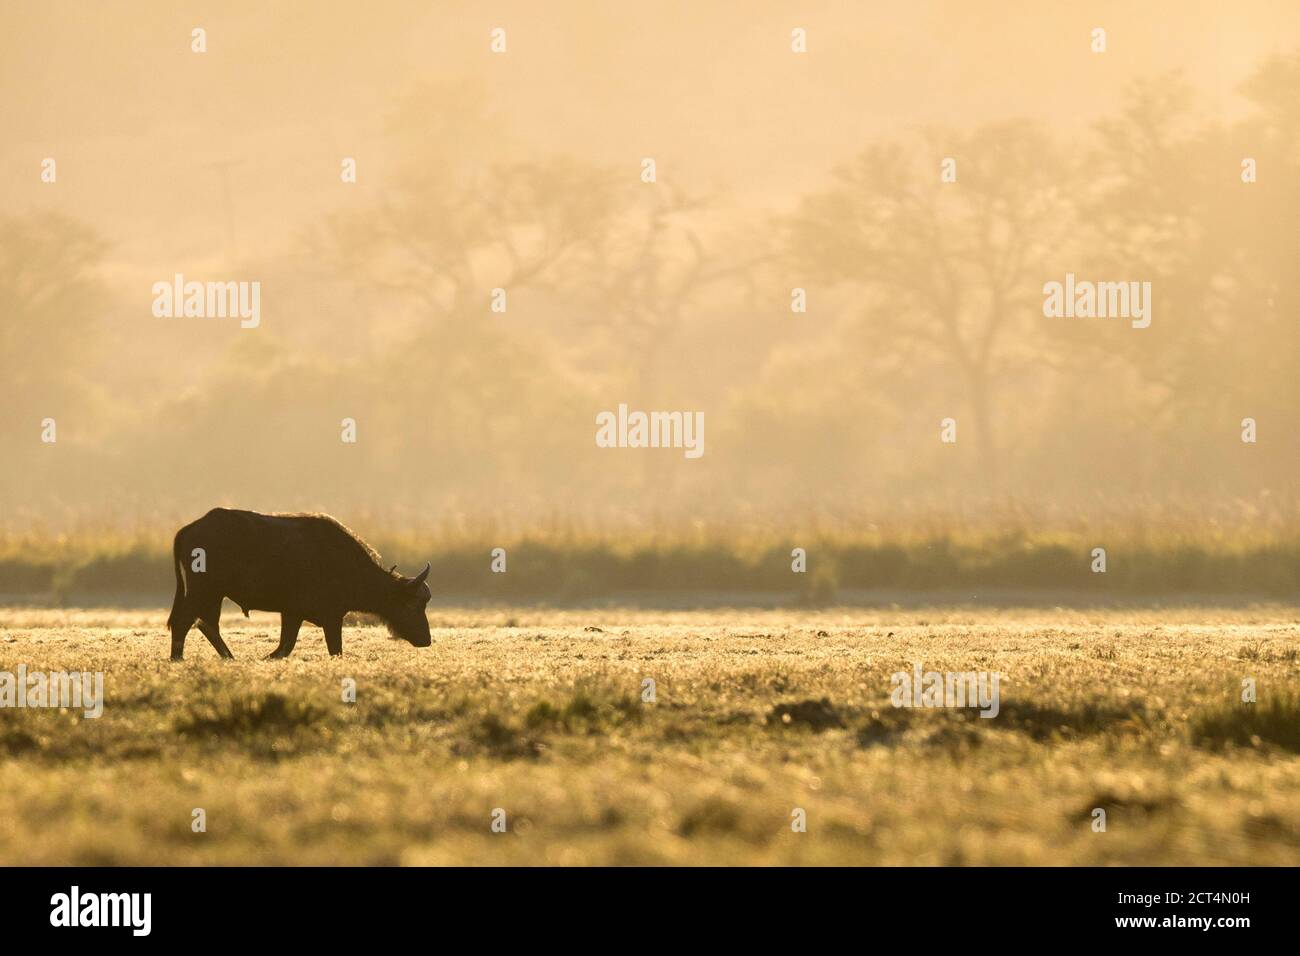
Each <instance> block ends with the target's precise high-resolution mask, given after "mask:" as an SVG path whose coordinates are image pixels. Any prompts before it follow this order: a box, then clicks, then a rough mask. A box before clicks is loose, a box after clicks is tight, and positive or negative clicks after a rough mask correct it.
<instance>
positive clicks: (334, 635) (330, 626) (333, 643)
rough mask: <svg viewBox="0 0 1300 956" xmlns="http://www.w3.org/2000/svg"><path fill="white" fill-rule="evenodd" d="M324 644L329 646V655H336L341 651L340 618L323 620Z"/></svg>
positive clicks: (341, 624)
mask: <svg viewBox="0 0 1300 956" xmlns="http://www.w3.org/2000/svg"><path fill="white" fill-rule="evenodd" d="M325 646H326V647H327V648H329V652H330V657H338V656H339V655H340V654H342V653H343V619H342V618H336V619H335V620H332V621H326V622H325Z"/></svg>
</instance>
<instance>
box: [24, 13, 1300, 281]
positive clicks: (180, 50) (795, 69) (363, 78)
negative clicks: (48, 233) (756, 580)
mask: <svg viewBox="0 0 1300 956" xmlns="http://www.w3.org/2000/svg"><path fill="white" fill-rule="evenodd" d="M146 11H147V12H146ZM196 26H201V27H203V28H205V29H206V30H207V33H208V52H207V53H205V54H202V55H198V54H194V53H192V52H191V51H190V31H191V29H193V28H194V27H196ZM494 26H503V27H505V28H506V30H507V39H508V53H507V54H506V55H504V56H499V55H493V54H492V53H490V52H489V48H488V43H489V31H490V30H491V28H492V27H494ZM796 26H801V27H804V28H805V29H807V31H808V44H809V52H808V54H807V55H804V56H795V55H793V54H791V53H790V50H789V45H790V31H791V29H793V28H794V27H796ZM1094 26H1103V27H1105V28H1106V30H1107V32H1108V41H1109V43H1108V45H1109V50H1108V52H1107V53H1106V54H1104V55H1101V56H1098V55H1094V54H1092V53H1091V52H1090V50H1089V46H1088V43H1089V32H1090V30H1091V29H1092V28H1093V27H1094ZM1297 43H1300V3H1295V2H1293V0H1277V2H1268V0H1247V2H1234V3H1223V2H1213V0H1207V2H1194V0H1169V2H1144V3H1141V4H1137V3H1132V2H1114V3H1104V2H1089V3H1086V4H1085V3H1058V2H1042V0H1004V2H998V3H993V2H989V3H971V2H966V0H928V2H919V0H918V2H910V3H906V4H894V3H891V4H868V3H851V2H841V3H834V2H808V3H800V4H782V3H764V2H749V0H747V2H744V3H736V2H731V3H707V2H703V3H702V2H668V3H646V4H634V3H630V2H619V3H599V4H598V3H591V2H576V3H575V2H547V3H534V2H528V3H439V2H419V3H404V2H403V3H399V2H384V0H379V2H368V3H356V4H353V3H342V2H322V3H263V2H257V3H222V4H212V3H165V4H164V3H154V4H150V3H140V2H130V3H113V2H105V3H99V2H96V3H93V4H90V3H84V2H54V3H50V2H45V0H42V2H34V0H33V2H26V0H7V2H6V3H5V4H4V5H3V8H0V51H2V54H3V55H0V111H2V112H3V115H4V120H3V122H4V130H5V135H4V137H3V139H0V167H2V168H3V169H4V171H5V175H4V176H3V177H2V178H0V202H3V206H4V208H5V209H6V210H14V209H19V210H21V209H24V208H26V209H37V210H40V209H50V210H53V209H59V210H63V211H66V212H69V213H71V214H73V215H75V216H77V217H79V218H82V219H84V220H85V221H87V222H89V223H91V224H92V225H94V226H96V227H97V228H99V229H100V230H101V232H103V233H104V234H105V235H106V236H107V237H109V238H110V240H112V241H113V243H114V250H113V252H112V253H111V255H110V258H109V269H110V275H113V274H117V275H119V277H120V278H122V279H127V278H129V279H130V281H132V282H136V281H138V280H139V279H140V278H142V277H150V276H158V275H168V274H170V273H171V271H172V270H173V268H178V269H187V268H188V269H191V270H200V269H202V268H204V267H205V266H208V265H210V264H214V263H221V262H224V261H225V259H226V256H227V252H228V246H229V241H228V240H229V234H230V232H231V231H232V227H233V234H234V239H235V246H236V252H237V253H238V254H239V255H240V256H241V257H243V258H245V259H248V258H253V257H257V256H260V255H267V254H273V253H274V252H275V251H276V250H278V249H281V248H283V247H285V246H286V244H287V243H288V241H289V240H290V239H291V238H292V237H293V236H294V235H295V234H296V233H298V231H299V230H301V229H303V228H307V227H311V226H313V225H315V224H316V223H318V222H319V221H320V219H321V217H322V216H323V215H325V214H327V213H329V212H331V211H334V210H337V209H339V208H341V207H342V205H343V204H346V203H349V202H354V201H364V200H365V199H366V198H373V197H374V196H375V195H376V192H375V191H377V190H380V189H382V186H383V184H384V182H385V178H386V177H387V176H391V175H393V174H394V172H395V170H396V169H397V168H398V167H399V166H400V162H401V156H400V155H396V154H395V150H394V148H393V146H392V144H391V142H389V141H386V140H385V139H384V138H383V130H384V121H385V116H386V115H387V114H388V113H389V111H390V110H391V108H392V105H393V103H394V101H395V98H397V97H399V96H401V95H402V94H404V93H407V92H409V91H410V90H411V89H413V88H414V87H416V86H417V85H418V84H420V83H424V82H433V83H447V82H455V83H465V84H466V85H465V86H464V89H466V90H468V91H471V94H470V95H473V96H476V97H481V98H482V99H483V100H484V101H485V102H486V103H487V104H489V105H490V108H491V109H492V110H494V111H495V112H496V113H497V115H499V117H500V124H501V134H502V137H503V140H504V139H506V138H508V139H509V141H510V143H511V144H513V145H511V146H510V147H509V149H511V150H514V151H517V152H518V153H520V154H526V155H546V154H550V153H555V152H564V153H568V154H571V155H574V156H576V157H578V158H581V159H591V160H598V161H603V162H607V163H609V164H611V165H618V164H622V165H625V166H626V167H627V168H628V170H629V175H635V174H636V171H637V163H638V162H639V160H640V158H641V157H642V156H654V157H656V159H657V160H658V162H659V167H660V178H661V181H663V180H676V181H679V182H684V183H686V184H687V185H689V186H690V187H692V188H699V189H715V190H716V189H722V190H725V191H726V192H727V193H729V194H730V195H732V196H733V197H734V198H736V199H737V200H738V201H740V202H743V203H745V204H757V205H762V206H771V207H779V206H784V205H786V204H787V203H789V202H790V201H791V200H793V199H794V198H795V197H797V196H798V195H800V194H801V193H803V192H805V191H807V190H808V189H809V188H811V187H813V186H815V185H816V184H817V183H818V182H820V181H821V180H822V179H823V178H824V177H825V175H826V173H827V171H828V170H829V169H830V168H831V167H833V166H834V165H836V164H837V163H839V162H841V161H843V160H845V159H846V158H848V156H849V155H851V153H852V152H853V151H855V150H856V149H857V148H859V147H860V145H861V144H863V143H865V142H867V141H868V140H870V139H871V138H873V137H875V136H878V135H889V134H896V133H898V132H899V131H900V130H902V129H905V128H908V127H911V126H924V125H929V124H954V125H959V126H960V125H967V124H972V123H975V122H980V121H983V120H987V119H990V118H997V117H1006V116H1032V117H1036V118H1039V119H1042V120H1044V121H1046V122H1048V123H1050V124H1053V125H1058V126H1062V127H1072V126H1077V127H1080V128H1082V127H1084V126H1085V125H1086V124H1087V123H1088V122H1089V121H1091V120H1092V119H1094V118H1096V117H1097V116H1099V115H1102V114H1104V113H1108V112H1113V111H1114V110H1115V109H1116V108H1117V107H1118V106H1119V105H1120V103H1121V102H1122V97H1123V90H1124V88H1125V86H1126V84H1127V83H1129V82H1130V81H1131V80H1132V79H1134V78H1135V77H1138V76H1142V75H1147V74H1153V73H1161V72H1164V71H1168V70H1172V69H1179V68H1183V69H1185V70H1186V71H1187V73H1188V75H1189V78H1191V79H1192V80H1193V81H1194V82H1195V83H1196V84H1197V86H1198V88H1199V90H1200V92H1201V93H1202V95H1203V96H1204V102H1203V103H1202V104H1201V109H1200V110H1199V112H1200V113H1201V114H1202V115H1206V116H1214V115H1223V116H1231V115H1233V114H1234V113H1235V112H1237V111H1238V110H1239V109H1240V108H1241V102H1240V99H1239V98H1238V96H1237V94H1236V88H1237V86H1238V84H1239V83H1240V82H1241V80H1242V79H1243V77H1244V76H1245V75H1247V74H1248V72H1249V71H1250V69H1251V68H1252V66H1253V65H1255V64H1256V63H1258V62H1259V61H1260V59H1261V58H1262V57H1264V56H1265V55H1267V54H1269V53H1271V52H1283V51H1286V50H1289V49H1293V48H1294V47H1295V46H1296V45H1297ZM458 148H459V149H460V150H461V151H462V153H463V152H464V151H465V150H466V149H467V148H471V149H472V147H467V146H466V144H458ZM345 155H350V156H355V157H357V159H358V161H359V164H360V182H359V184H358V187H357V188H356V189H353V190H346V189H342V188H340V184H339V177H338V171H339V160H340V158H341V157H342V156H345ZM46 156H53V157H55V158H56V159H57V161H58V164H59V182H58V186H57V189H51V188H49V187H47V186H44V185H43V184H41V183H40V182H39V179H38V175H39V163H40V161H41V159H43V158H44V157H46ZM227 189H228V190H229V204H227V200H226V190H227ZM228 213H229V214H230V215H228Z"/></svg>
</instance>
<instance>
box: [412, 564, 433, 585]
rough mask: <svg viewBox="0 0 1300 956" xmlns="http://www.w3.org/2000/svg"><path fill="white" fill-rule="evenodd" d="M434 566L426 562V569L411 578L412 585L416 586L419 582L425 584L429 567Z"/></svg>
mask: <svg viewBox="0 0 1300 956" xmlns="http://www.w3.org/2000/svg"><path fill="white" fill-rule="evenodd" d="M432 567H433V565H431V564H429V563H428V562H425V565H424V570H423V571H421V572H420V573H419V574H417V575H416V576H415V577H413V578H411V585H412V587H414V586H415V585H417V584H423V583H424V579H425V578H427V577H428V576H429V569H430V568H432Z"/></svg>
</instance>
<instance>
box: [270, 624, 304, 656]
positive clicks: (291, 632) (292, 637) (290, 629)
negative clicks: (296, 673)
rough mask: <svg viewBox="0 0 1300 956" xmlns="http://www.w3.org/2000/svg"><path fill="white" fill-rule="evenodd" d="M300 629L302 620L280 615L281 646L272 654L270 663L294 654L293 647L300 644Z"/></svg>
mask: <svg viewBox="0 0 1300 956" xmlns="http://www.w3.org/2000/svg"><path fill="white" fill-rule="evenodd" d="M300 627H302V618H300V617H293V616H292V615H290V614H281V615H280V646H279V647H277V648H276V649H275V650H273V651H272V652H271V654H270V656H269V657H268V658H267V660H268V661H270V660H275V659H277V658H280V657H288V656H289V655H290V654H292V653H293V646H294V645H295V644H297V643H298V628H300Z"/></svg>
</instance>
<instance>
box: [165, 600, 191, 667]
mask: <svg viewBox="0 0 1300 956" xmlns="http://www.w3.org/2000/svg"><path fill="white" fill-rule="evenodd" d="M194 617H195V616H194V615H193V614H192V613H190V611H189V609H188V608H186V607H184V606H183V605H177V606H176V607H174V608H172V616H171V617H170V618H168V621H167V622H168V623H169V624H170V625H171V628H172V660H174V661H179V660H181V659H182V658H183V657H184V656H185V635H186V634H188V633H189V632H190V628H192V627H193V626H194Z"/></svg>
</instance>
